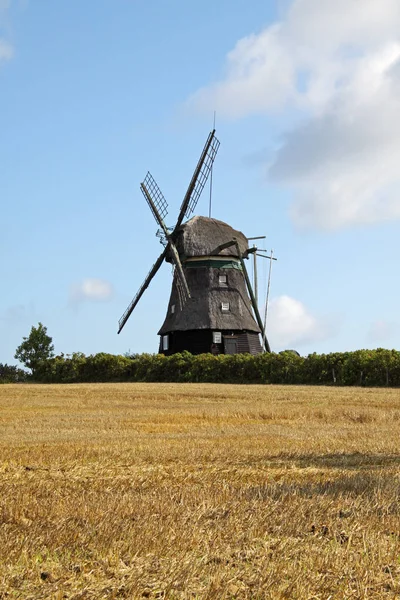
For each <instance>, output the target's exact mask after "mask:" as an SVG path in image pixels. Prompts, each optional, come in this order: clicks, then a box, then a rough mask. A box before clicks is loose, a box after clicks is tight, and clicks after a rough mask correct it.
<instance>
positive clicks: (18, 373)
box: [0, 363, 28, 383]
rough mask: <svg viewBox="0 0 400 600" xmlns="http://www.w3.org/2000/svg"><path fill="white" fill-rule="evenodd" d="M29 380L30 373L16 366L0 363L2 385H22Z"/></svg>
mask: <svg viewBox="0 0 400 600" xmlns="http://www.w3.org/2000/svg"><path fill="white" fill-rule="evenodd" d="M27 379H28V373H27V372H26V371H24V370H23V369H19V368H18V367H16V366H14V365H3V364H2V363H0V383H21V382H23V381H26V380H27Z"/></svg>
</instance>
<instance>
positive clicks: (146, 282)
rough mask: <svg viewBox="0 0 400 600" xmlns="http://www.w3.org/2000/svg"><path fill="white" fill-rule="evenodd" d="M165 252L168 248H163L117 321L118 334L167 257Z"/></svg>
mask: <svg viewBox="0 0 400 600" xmlns="http://www.w3.org/2000/svg"><path fill="white" fill-rule="evenodd" d="M167 252H168V247H167V248H165V250H164V252H163V253H162V254H160V256H159V257H158V259H157V260H156V262H155V263H154V265H153V266H152V268H151V269H150V271H149V273H148V275H147V277H146V279H145V280H144V282H143V284H142V286H141V287H140V288H139V291H138V292H137V294H136V296H135V297H134V298H133V300H132V302H131V303H130V304H129V306H128V308H127V309H126V311H125V312H124V314H123V315H122V317H121V318H120V320H119V321H118V333H121V331H122V329H123V327H124V325H125V323H126V322H127V320H128V319H129V317H130V316H131V314H132V312H133V309H134V308H135V306H136V304H137V303H138V302H139V300H140V298H141V297H142V296H143V294H144V292H145V290H146V289H147V288H148V287H149V284H150V282H151V280H152V279H153V277H154V275H155V274H156V273H157V271H158V269H159V268H160V267H161V265H162V263H163V261H164V259H165V257H166V255H167Z"/></svg>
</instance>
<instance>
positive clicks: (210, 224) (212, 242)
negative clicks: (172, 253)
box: [176, 216, 249, 257]
mask: <svg viewBox="0 0 400 600" xmlns="http://www.w3.org/2000/svg"><path fill="white" fill-rule="evenodd" d="M234 237H235V238H236V239H237V241H238V244H239V248H240V251H241V252H242V253H244V252H245V251H246V250H247V249H248V247H249V245H248V241H247V238H246V236H245V235H243V233H242V232H241V231H237V230H236V229H233V227H231V226H230V225H228V224H227V223H224V222H223V221H218V220H217V219H210V218H209V217H201V216H196V217H193V218H192V219H190V220H189V221H187V222H186V223H183V225H181V226H180V228H179V229H178V232H177V237H176V247H177V250H178V252H179V254H180V255H181V256H182V255H183V256H185V257H191V256H212V252H213V250H214V249H215V248H216V247H217V246H220V245H221V244H224V243H225V242H229V241H230V240H232V238H234ZM219 256H237V250H236V248H235V246H231V247H230V248H226V249H224V250H222V251H221V252H220V254H219Z"/></svg>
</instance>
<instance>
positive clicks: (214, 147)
mask: <svg viewBox="0 0 400 600" xmlns="http://www.w3.org/2000/svg"><path fill="white" fill-rule="evenodd" d="M219 146H220V143H219V140H218V139H217V138H216V137H215V129H213V130H212V131H211V132H210V134H209V136H208V138H207V141H206V144H205V146H204V148H203V152H202V153H201V156H200V159H199V162H198V163H197V167H196V168H195V170H194V173H193V176H192V179H191V181H190V183H189V187H188V189H187V192H186V194H185V197H184V199H183V202H182V206H181V210H180V213H179V217H178V220H177V222H176V225H175V228H174V231H176V229H177V228H178V227H179V226H180V224H181V223H182V221H183V219H184V218H185V216H186V217H188V216H189V215H190V214H191V213H192V212H193V211H194V209H195V208H196V205H197V202H198V200H199V198H200V195H201V192H202V191H203V189H204V186H205V184H206V182H207V179H208V176H209V174H210V171H211V169H212V166H213V162H214V159H215V156H216V154H217V152H218V148H219Z"/></svg>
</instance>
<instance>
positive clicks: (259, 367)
mask: <svg viewBox="0 0 400 600" xmlns="http://www.w3.org/2000/svg"><path fill="white" fill-rule="evenodd" d="M36 380H37V381H42V382H48V383H74V382H108V381H110V382H111V381H148V382H164V381H165V382H167V381H170V382H215V383H282V384H316V385H318V384H319V385H364V386H400V352H398V351H397V350H384V349H381V348H380V349H377V350H358V351H356V352H337V353H332V354H310V355H308V356H307V357H302V356H298V355H297V354H296V353H294V352H291V351H286V352H281V353H279V354H274V353H272V354H259V355H257V356H251V355H249V354H236V355H224V354H221V355H218V356H214V355H212V354H201V355H198V356H193V355H192V354H190V353H189V352H183V353H182V354H174V355H172V356H168V357H167V356H164V355H162V354H141V355H136V356H130V357H128V356H114V355H112V354H105V353H100V354H94V355H90V356H85V355H84V354H82V353H75V354H72V355H70V356H64V355H61V356H56V357H55V358H52V359H50V360H48V361H46V362H45V363H43V364H42V366H41V368H40V369H39V370H38V372H37V376H36Z"/></svg>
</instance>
